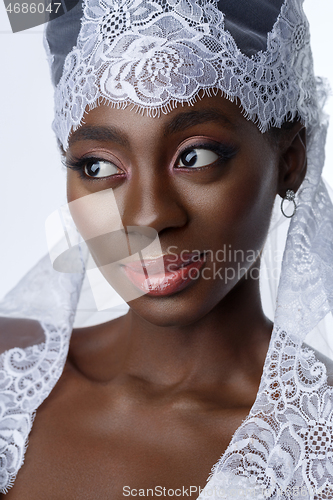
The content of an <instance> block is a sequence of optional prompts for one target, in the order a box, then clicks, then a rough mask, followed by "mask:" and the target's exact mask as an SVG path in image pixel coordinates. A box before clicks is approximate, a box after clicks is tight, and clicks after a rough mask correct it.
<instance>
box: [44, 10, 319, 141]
mask: <svg viewBox="0 0 333 500" xmlns="http://www.w3.org/2000/svg"><path fill="white" fill-rule="evenodd" d="M301 4H302V1H300V0H288V2H285V4H284V5H283V7H282V10H281V13H280V15H279V17H278V19H277V21H276V23H275V25H274V27H273V30H272V31H271V32H270V33H269V34H268V39H267V50H266V51H265V52H259V53H257V54H256V55H254V56H252V57H251V58H250V57H247V56H246V55H244V54H243V53H242V52H241V51H240V50H239V49H238V47H237V45H236V43H235V41H234V39H233V37H232V36H231V34H230V33H229V32H228V31H227V30H225V29H224V16H223V14H222V13H221V11H220V10H218V8H217V6H216V3H215V2H213V1H212V2H210V1H206V0H194V1H190V0H185V1H181V0H119V1H116V0H85V4H84V5H85V6H84V16H83V19H82V26H81V30H80V33H79V37H78V40H77V45H76V47H74V49H73V50H72V51H71V52H70V53H69V54H68V56H67V57H66V60H65V64H64V70H63V75H62V78H61V80H60V82H59V84H58V86H57V88H56V92H55V108H56V115H55V120H54V124H53V127H54V131H55V132H56V135H57V136H58V138H59V139H60V141H61V142H62V144H63V147H64V148H65V149H67V146H68V137H69V134H70V132H71V129H72V128H73V129H74V130H75V129H76V128H77V127H78V126H79V125H80V124H81V123H82V120H83V115H84V112H85V110H86V109H87V107H88V108H89V109H92V108H93V107H96V106H97V105H98V104H99V103H100V102H103V103H108V104H110V105H113V106H117V107H121V106H126V105H128V104H131V105H132V106H133V107H134V108H136V109H141V110H144V109H146V110H147V112H148V113H149V114H150V115H152V116H156V115H158V114H159V113H160V112H161V111H162V112H168V111H169V110H170V109H172V108H173V107H174V106H175V105H176V104H177V103H189V104H191V103H193V102H194V101H195V100H196V99H197V98H198V96H199V95H200V93H201V94H202V93H208V94H210V93H211V92H215V93H216V92H218V91H222V93H223V95H225V96H226V97H228V98H229V99H231V100H234V99H236V98H237V99H238V100H239V102H240V104H241V107H242V110H243V113H244V115H245V116H246V117H248V118H249V119H251V120H254V121H255V122H256V123H257V124H258V126H259V128H260V130H262V131H265V130H267V128H269V126H271V125H273V126H274V125H276V126H280V125H281V123H283V121H284V120H285V119H286V117H287V116H288V118H293V117H294V116H296V115H298V116H300V117H301V119H302V120H303V122H304V123H306V124H309V123H311V122H313V121H315V120H316V118H317V117H316V110H317V104H316V92H315V90H316V89H315V81H314V78H313V71H312V56H311V50H310V45H309V29H308V23H307V20H306V17H305V15H304V12H303V10H302V6H301ZM300 82H301V85H300Z"/></svg>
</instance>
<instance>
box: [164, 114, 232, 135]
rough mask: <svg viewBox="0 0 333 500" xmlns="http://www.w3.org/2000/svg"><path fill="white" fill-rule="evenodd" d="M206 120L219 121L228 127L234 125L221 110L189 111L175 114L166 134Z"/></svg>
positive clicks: (166, 127)
mask: <svg viewBox="0 0 333 500" xmlns="http://www.w3.org/2000/svg"><path fill="white" fill-rule="evenodd" d="M206 122H219V123H222V124H223V125H224V126H226V127H228V128H233V127H234V124H233V123H232V122H231V121H230V120H229V119H228V118H227V117H226V116H225V115H224V114H223V113H221V112H220V111H218V110H216V109H204V110H201V111H200V110H199V111H189V112H187V113H181V114H179V115H177V116H175V117H174V118H172V119H171V120H170V122H169V123H168V124H167V125H166V126H165V128H164V135H169V134H174V133H176V132H180V131H182V130H185V129H187V128H190V127H194V126H195V125H200V123H206Z"/></svg>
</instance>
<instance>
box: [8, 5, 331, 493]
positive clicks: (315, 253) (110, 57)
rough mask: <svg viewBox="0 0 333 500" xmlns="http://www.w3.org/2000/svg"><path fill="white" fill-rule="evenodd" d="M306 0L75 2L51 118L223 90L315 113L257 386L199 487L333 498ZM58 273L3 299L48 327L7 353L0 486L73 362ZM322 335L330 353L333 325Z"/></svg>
mask: <svg viewBox="0 0 333 500" xmlns="http://www.w3.org/2000/svg"><path fill="white" fill-rule="evenodd" d="M302 3H303V1H302V0H237V1H236V0H221V1H220V2H219V4H217V3H216V2H214V1H211V2H208V1H199V0H120V1H112V0H110V1H106V0H85V2H84V6H83V11H82V6H81V5H80V4H79V5H78V6H77V7H76V8H74V9H73V10H72V11H70V12H69V13H68V14H66V15H64V16H62V17H60V18H58V19H56V20H54V21H52V22H50V23H49V25H48V27H47V32H46V46H47V50H48V51H49V56H50V63H51V70H52V77H53V81H54V83H55V85H56V92H55V107H56V113H55V120H54V130H55V132H56V135H57V137H58V139H59V141H60V142H61V144H62V145H63V147H64V149H66V148H67V145H68V138H69V135H70V133H71V131H72V130H74V129H75V128H77V127H79V126H80V124H81V123H82V122H83V120H84V113H85V111H87V110H89V109H92V108H94V107H96V106H98V105H99V104H101V103H107V104H109V105H111V106H116V107H125V106H127V105H130V106H132V107H133V108H134V109H136V110H140V111H145V112H147V113H149V114H151V115H152V116H155V115H158V114H159V113H160V112H163V113H167V112H168V111H169V110H171V109H172V108H173V107H174V106H176V105H177V104H178V103H181V104H184V103H188V104H192V103H193V102H194V101H195V100H196V99H198V98H200V97H201V96H202V95H204V94H208V95H209V94H210V93H214V94H215V93H217V92H219V91H220V92H221V93H222V95H224V96H225V97H227V98H229V99H231V100H236V99H237V102H239V104H240V107H241V110H242V112H243V114H244V115H245V116H246V117H247V118H249V119H251V120H253V121H254V122H256V123H257V125H258V127H259V129H260V130H261V131H265V130H267V129H268V128H269V127H270V126H278V127H279V126H281V125H282V123H283V122H284V121H286V120H292V119H293V118H294V117H298V118H299V119H300V120H301V121H302V122H303V123H304V124H305V125H306V126H307V140H308V153H307V157H308V172H307V175H306V178H305V180H304V182H303V184H302V186H301V188H300V189H299V193H298V200H297V211H296V214H295V216H294V217H293V218H292V220H291V223H290V227H289V229H287V230H285V233H287V238H286V240H285V237H284V240H283V241H286V243H285V251H284V255H283V259H282V271H281V278H280V282H279V289H278V292H277V302H276V304H275V303H274V310H275V321H274V323H275V324H274V330H273V333H272V338H271V342H270V347H269V350H268V353H267V358H266V362H265V366H264V371H263V376H262V379H261V384H260V387H259V391H258V394H257V398H256V401H255V403H254V405H253V407H252V409H251V411H250V413H249V415H248V417H247V418H246V419H245V421H244V422H243V424H242V425H241V426H240V427H239V429H238V430H237V431H236V433H235V435H234V436H233V438H232V440H231V443H230V445H229V446H228V448H227V450H226V451H225V453H224V454H223V456H222V457H221V459H220V460H219V462H218V463H217V464H216V465H215V466H214V468H213V470H212V475H211V477H210V480H209V482H208V484H207V486H206V488H205V490H204V491H203V493H202V494H201V495H200V500H203V499H204V498H211V499H215V500H217V499H221V498H225V499H230V498H246V499H247V500H258V499H260V498H262V499H264V498H265V499H268V498H270V499H284V500H287V499H296V498H298V497H299V498H306V499H309V500H310V499H311V500H313V499H316V500H320V499H326V498H333V437H332V436H333V389H332V387H330V386H329V385H328V384H327V373H326V366H325V364H324V363H322V362H321V361H319V359H318V355H317V353H316V354H315V353H314V352H313V351H312V350H311V349H309V348H307V347H304V340H306V342H307V343H308V344H309V343H310V341H311V339H312V341H313V329H314V328H315V327H316V326H317V325H318V323H319V322H321V320H323V318H325V316H326V315H327V313H329V312H330V311H331V310H332V308H333V207H332V203H331V201H330V197H329V195H328V192H327V190H326V187H325V185H324V183H323V181H322V179H321V171H322V167H323V163H324V144H325V137H326V129H327V123H326V118H325V116H324V115H323V113H322V106H323V101H324V97H325V95H326V91H325V88H324V86H323V84H322V82H320V81H319V80H318V81H316V80H315V78H314V75H313V67H312V57H311V51H310V45H309V26H308V23H307V20H306V18H305V15H304V12H303V9H302ZM281 217H282V220H284V219H283V216H280V218H281ZM280 218H279V216H278V215H277V213H274V214H273V218H272V223H271V228H270V233H269V237H268V241H267V245H266V250H265V253H264V258H263V263H265V262H268V266H267V268H268V270H269V269H271V268H272V267H276V266H277V263H276V261H275V256H276V253H275V251H276V249H277V247H278V246H279V245H281V234H280V233H283V232H284V224H280ZM283 246H284V243H283ZM56 274H57V273H56V271H54V270H53V269H52V268H50V265H49V264H47V262H46V261H43V263H42V264H41V265H39V266H37V267H36V269H35V270H34V271H33V272H32V273H31V274H30V275H28V276H27V277H26V278H25V279H24V280H23V281H22V283H21V284H20V285H19V286H18V287H17V288H16V289H15V290H14V291H13V292H12V293H11V294H9V295H8V296H7V298H6V299H5V300H4V301H3V303H2V304H0V316H8V317H18V318H20V317H28V318H30V319H35V320H37V321H38V322H39V323H40V324H41V326H42V328H43V330H44V332H45V337H46V340H45V343H43V344H40V345H38V346H37V347H36V346H35V347H34V348H28V349H20V348H14V349H11V350H9V351H7V352H6V353H5V354H4V355H2V356H1V357H0V383H1V385H0V391H1V392H0V396H1V398H2V399H0V401H1V403H2V404H1V405H0V491H6V490H7V489H8V488H9V487H10V485H11V484H12V483H13V481H14V480H15V477H16V474H17V472H18V470H19V468H20V467H21V465H22V463H23V458H24V453H25V448H26V444H27V437H28V435H29V432H30V430H31V426H32V421H33V415H34V412H35V411H36V409H37V408H38V406H39V405H40V404H41V402H42V401H43V400H44V399H45V398H46V397H47V396H48V394H49V393H50V391H51V389H52V387H53V386H54V385H55V384H56V382H57V380H58V378H59V376H60V374H61V371H62V369H63V366H64V363H65V361H66V356H67V351H68V345H69V339H70V332H71V328H72V324H73V316H74V314H73V312H74V311H75V308H76V307H77V296H78V289H79V288H80V284H81V275H79V277H78V275H76V277H75V276H74V277H73V278H72V279H69V275H67V277H66V279H65V278H61V279H60V278H59V277H55V275H56ZM32 281H34V282H37V283H39V284H38V286H37V287H32V286H31V285H32ZM273 281H274V280H273ZM41 290H42V294H43V299H44V301H43V302H42V303H41V300H40V297H41V292H40V291H41ZM272 296H273V297H274V298H275V297H276V294H275V292H274V290H273V292H272ZM41 304H42V305H41ZM54 304H58V306H57V308H56V309H57V310H54ZM52 308H53V309H52ZM58 309H61V311H63V313H62V314H60V313H59V311H58ZM315 340H316V342H317V344H316V346H317V347H318V349H319V350H321V351H322V352H325V353H326V354H330V353H331V357H332V358H333V355H332V353H333V349H332V344H333V343H332V341H331V340H330V338H329V337H325V336H324V335H318V336H317V337H316V339H315Z"/></svg>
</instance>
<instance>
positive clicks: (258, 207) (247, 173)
mask: <svg viewBox="0 0 333 500" xmlns="http://www.w3.org/2000/svg"><path fill="white" fill-rule="evenodd" d="M243 165H244V168H241V169H239V170H237V171H236V169H235V173H234V174H233V173H232V172H230V173H228V175H227V176H225V177H224V178H221V179H220V180H219V181H218V182H215V183H213V184H210V185H206V186H200V189H197V187H196V189H195V190H194V191H192V194H191V197H190V199H189V200H188V201H189V203H190V204H192V207H195V209H194V212H195V217H196V220H197V227H198V230H197V231H198V234H199V233H200V235H199V237H200V239H201V240H202V242H203V243H205V244H206V245H207V242H208V241H210V242H211V244H212V245H213V246H216V247H221V246H223V245H224V244H228V245H232V247H234V248H235V249H245V248H249V249H250V248H253V249H254V250H256V249H261V248H262V246H263V244H264V241H265V238H266V234H267V231H268V227H269V222H270V217H271V211H272V206H273V203H274V199H275V195H276V182H277V174H276V168H275V163H274V162H271V164H269V163H268V162H264V163H262V164H260V163H253V162H251V163H243ZM253 165H255V168H253ZM198 187H199V186H198Z"/></svg>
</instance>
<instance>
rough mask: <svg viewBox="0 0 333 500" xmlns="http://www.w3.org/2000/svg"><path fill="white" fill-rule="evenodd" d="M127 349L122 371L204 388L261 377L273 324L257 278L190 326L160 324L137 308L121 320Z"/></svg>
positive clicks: (165, 383)
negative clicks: (234, 379)
mask: <svg viewBox="0 0 333 500" xmlns="http://www.w3.org/2000/svg"><path fill="white" fill-rule="evenodd" d="M123 327H124V329H125V331H126V332H127V339H128V344H127V345H128V348H127V349H126V356H125V358H124V364H123V369H124V370H125V371H126V372H127V373H128V374H129V375H132V376H134V377H136V378H139V379H143V380H145V381H148V382H150V383H154V384H157V385H162V386H170V387H171V386H175V385H177V386H179V385H181V386H184V387H187V388H189V387H191V386H195V387H196V388H198V386H201V387H202V389H204V388H205V387H207V386H209V387H211V386H212V385H214V384H215V383H219V382H221V381H223V383H227V382H228V381H229V380H231V379H233V378H234V377H235V376H238V375H240V374H242V373H243V374H244V376H246V377H250V378H251V376H253V377H255V378H258V373H259V377H260V375H261V372H262V367H263V363H264V359H265V356H266V352H267V349H268V343H269V338H270V333H271V330H272V325H271V323H270V322H269V321H268V319H267V318H266V317H265V315H264V313H263V311H262V306H261V301H260V294H259V282H258V280H243V281H242V282H240V283H238V285H237V286H236V287H234V289H233V290H232V291H231V292H229V294H228V295H227V296H226V297H225V298H224V299H223V300H222V301H221V302H220V303H219V304H218V305H217V306H216V307H215V308H214V309H213V310H212V311H210V312H209V313H208V314H207V315H206V316H205V317H203V318H201V319H200V320H199V321H197V322H195V323H192V324H189V325H186V326H167V327H164V326H156V325H153V324H151V323H149V322H147V321H146V320H145V319H143V318H142V317H140V316H138V315H137V314H136V313H135V312H134V310H133V309H130V311H129V312H128V314H127V315H126V316H125V317H124V319H123Z"/></svg>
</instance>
